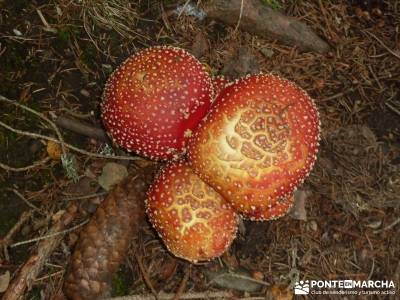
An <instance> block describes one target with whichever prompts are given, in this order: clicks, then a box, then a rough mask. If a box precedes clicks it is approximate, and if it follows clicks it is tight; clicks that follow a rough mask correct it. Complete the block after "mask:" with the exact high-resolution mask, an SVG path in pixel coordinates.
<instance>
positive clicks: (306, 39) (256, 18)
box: [204, 0, 330, 53]
mask: <svg viewBox="0 0 400 300" xmlns="http://www.w3.org/2000/svg"><path fill="white" fill-rule="evenodd" d="M242 6H243V7H242ZM204 10H205V12H206V13H207V16H208V17H209V18H212V19H217V20H219V21H221V22H224V23H226V24H229V25H232V26H236V25H237V24H239V28H241V29H243V30H245V31H248V32H250V33H253V34H257V35H259V36H261V37H265V38H268V39H277V40H279V41H280V42H282V43H284V44H286V45H289V46H297V47H299V49H300V50H302V51H315V52H318V53H325V52H327V51H328V50H329V48H330V47H329V45H328V44H327V43H326V42H325V41H323V40H322V39H321V38H320V37H319V36H318V35H316V34H315V33H314V32H313V31H312V30H311V29H310V28H309V27H308V26H306V25H305V24H304V23H302V22H300V21H298V20H296V19H295V18H293V17H288V16H285V15H283V14H282V13H280V12H278V11H275V10H273V9H272V8H270V7H268V6H266V5H263V4H262V3H261V1H259V0H245V1H242V0H213V1H210V2H209V4H207V5H206V6H205V7H204ZM240 15H241V16H240Z"/></svg>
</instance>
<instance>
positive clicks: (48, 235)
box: [10, 219, 89, 248]
mask: <svg viewBox="0 0 400 300" xmlns="http://www.w3.org/2000/svg"><path fill="white" fill-rule="evenodd" d="M88 222H89V219H87V220H85V221H83V222H82V223H80V224H78V225H75V226H73V227H71V228H68V229H65V230H62V231H57V232H51V233H49V234H47V235H44V236H39V237H37V238H34V239H30V240H26V241H22V242H18V243H14V244H12V245H10V248H14V247H18V246H21V245H26V244H29V243H34V242H37V241H41V240H45V239H48V238H51V237H55V236H58V235H63V234H65V233H68V232H71V231H74V230H76V229H78V228H79V227H82V226H83V225H85V224H86V223H88Z"/></svg>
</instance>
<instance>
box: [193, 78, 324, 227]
mask: <svg viewBox="0 0 400 300" xmlns="http://www.w3.org/2000/svg"><path fill="white" fill-rule="evenodd" d="M319 133H320V122H319V116H318V112H317V108H316V106H315V104H314V102H313V100H312V99H311V98H310V97H309V96H308V94H307V93H306V92H305V91H304V90H302V89H301V88H299V87H298V86H296V85H295V84H294V83H292V82H289V81H288V80H285V79H282V78H280V77H277V76H273V75H262V74H260V75H250V76H247V77H245V78H242V79H240V80H237V81H236V82H235V83H234V84H232V85H229V86H227V87H226V88H225V89H223V91H221V92H220V93H219V95H218V97H217V99H216V100H215V102H214V104H213V107H212V108H211V110H210V112H209V114H208V115H207V118H206V119H204V120H203V121H202V122H201V123H200V126H199V128H198V130H197V131H196V132H195V134H194V135H193V138H192V140H191V142H190V144H189V150H188V154H189V161H190V164H191V167H192V168H193V169H194V171H195V173H196V174H198V175H199V177H200V178H201V179H203V180H204V181H205V182H207V183H208V184H209V185H211V186H212V187H213V188H214V189H215V190H216V191H217V192H218V193H220V194H221V195H222V196H223V197H224V198H225V199H226V200H227V201H229V202H230V203H231V204H232V206H233V207H234V208H235V209H236V210H237V211H238V212H240V213H241V214H242V215H243V216H244V217H247V218H249V219H251V220H270V219H274V218H277V217H280V216H282V215H283V214H285V213H286V212H287V211H288V209H289V208H290V206H291V204H292V203H293V196H292V194H293V191H294V190H295V189H296V187H297V186H299V185H300V184H301V183H302V182H303V181H304V179H305V178H306V177H307V176H308V174H309V173H310V171H311V169H312V167H313V165H314V163H315V160H316V153H317V151H318V145H319Z"/></svg>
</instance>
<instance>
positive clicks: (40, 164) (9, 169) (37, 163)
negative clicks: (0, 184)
mask: <svg viewBox="0 0 400 300" xmlns="http://www.w3.org/2000/svg"><path fill="white" fill-rule="evenodd" d="M50 160H51V158H50V157H46V158H44V159H42V160H39V161H37V162H34V163H33V164H31V165H29V166H26V167H19V168H16V167H11V166H9V165H6V164H3V163H1V162H0V168H2V169H4V170H6V171H10V172H25V171H28V170H32V169H36V168H37V167H40V166H43V165H45V164H46V163H47V162H48V161H50Z"/></svg>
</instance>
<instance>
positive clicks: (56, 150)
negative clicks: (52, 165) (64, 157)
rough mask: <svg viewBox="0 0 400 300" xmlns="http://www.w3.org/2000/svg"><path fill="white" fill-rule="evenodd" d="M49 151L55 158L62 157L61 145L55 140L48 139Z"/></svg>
mask: <svg viewBox="0 0 400 300" xmlns="http://www.w3.org/2000/svg"><path fill="white" fill-rule="evenodd" d="M47 153H48V154H49V156H50V157H51V158H52V159H54V160H60V158H61V147H60V145H59V144H58V143H55V142H53V141H48V143H47Z"/></svg>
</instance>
